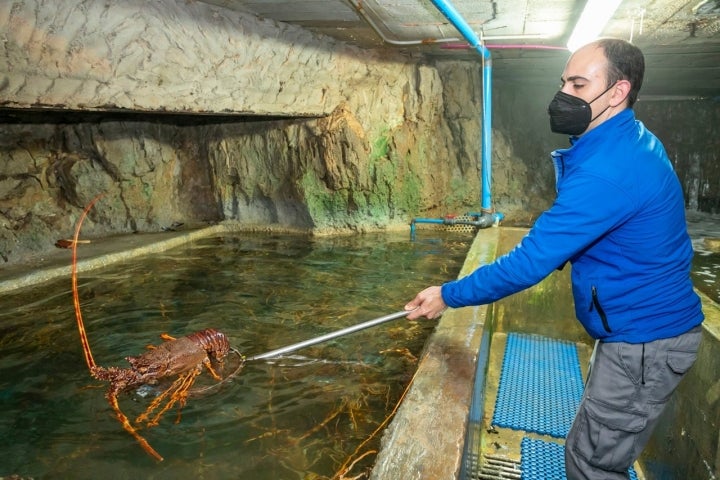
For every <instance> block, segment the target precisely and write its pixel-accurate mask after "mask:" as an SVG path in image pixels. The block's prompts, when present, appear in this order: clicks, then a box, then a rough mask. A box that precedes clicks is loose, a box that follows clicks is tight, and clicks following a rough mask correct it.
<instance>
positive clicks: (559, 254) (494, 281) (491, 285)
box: [442, 174, 634, 308]
mask: <svg viewBox="0 0 720 480" xmlns="http://www.w3.org/2000/svg"><path fill="white" fill-rule="evenodd" d="M633 208H634V206H633V204H632V199H631V196H630V195H628V194H627V192H624V191H623V190H622V189H621V188H620V187H619V186H618V185H616V184H614V183H613V182H612V181H610V180H608V179H606V178H604V177H598V176H595V175H591V174H577V175H575V176H574V178H572V179H568V180H566V181H565V182H564V183H563V185H562V188H561V189H559V190H558V195H557V198H556V200H555V202H554V203H553V205H552V206H551V207H550V209H548V210H546V211H545V212H543V214H542V215H540V217H539V218H538V219H537V221H536V222H535V225H534V226H533V228H532V229H531V230H530V231H529V232H528V234H527V235H526V236H525V237H524V238H523V239H522V241H521V242H520V243H519V244H518V245H517V246H516V247H515V248H514V249H513V250H511V251H510V252H508V253H507V254H505V255H503V256H501V257H499V258H498V259H497V260H495V261H494V262H493V263H490V264H488V265H483V266H481V267H479V268H478V269H476V270H475V271H474V272H472V273H471V274H469V275H468V276H466V277H464V278H461V279H459V280H455V281H452V282H448V283H445V284H444V285H443V286H442V297H443V300H444V301H445V303H446V304H447V305H448V306H450V307H455V308H457V307H464V306H468V305H482V304H486V303H492V302H494V301H497V300H499V299H501V298H504V297H506V296H508V295H511V294H513V293H516V292H519V291H521V290H524V289H526V288H528V287H531V286H533V285H535V284H536V283H538V282H540V280H542V279H543V278H545V277H546V276H548V275H549V274H550V273H552V271H553V270H555V269H557V268H559V267H561V266H563V265H564V264H565V263H566V262H567V261H572V260H573V259H574V258H575V257H577V256H578V255H579V254H581V253H582V252H583V251H585V250H586V249H587V248H588V247H589V246H591V245H592V244H593V243H594V242H596V241H597V240H598V239H599V238H600V237H602V236H603V235H605V234H606V233H607V232H609V231H611V230H613V229H614V228H616V227H617V226H618V225H620V224H622V223H623V222H624V221H625V220H626V219H627V218H628V217H629V216H630V215H631V212H632V210H633Z"/></svg>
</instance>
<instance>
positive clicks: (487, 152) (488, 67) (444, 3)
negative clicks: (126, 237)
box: [432, 0, 492, 214]
mask: <svg viewBox="0 0 720 480" xmlns="http://www.w3.org/2000/svg"><path fill="white" fill-rule="evenodd" d="M432 3H433V4H434V5H435V7H437V9H438V10H439V11H440V13H442V14H443V15H445V18H447V19H448V20H449V21H450V23H452V24H453V25H454V26H455V28H457V29H458V31H459V32H460V33H461V34H462V36H463V37H465V39H466V40H467V41H468V43H470V46H471V47H472V48H474V49H476V50H477V51H478V53H480V55H482V57H483V59H484V60H485V61H484V65H483V118H482V164H481V165H482V166H481V168H482V172H481V174H482V177H481V185H482V201H481V203H480V207H481V209H482V211H483V212H487V213H488V214H490V213H491V212H492V200H491V199H492V195H491V190H490V188H491V187H490V180H491V177H492V174H491V170H492V157H491V155H492V59H491V58H490V50H488V49H487V48H485V47H484V46H483V45H482V42H481V41H480V38H479V37H478V36H477V35H476V34H475V32H474V31H473V29H472V28H470V25H468V23H467V22H466V21H465V19H464V18H463V17H462V15H460V13H458V11H457V10H455V7H454V6H453V5H452V3H450V1H449V0H432Z"/></svg>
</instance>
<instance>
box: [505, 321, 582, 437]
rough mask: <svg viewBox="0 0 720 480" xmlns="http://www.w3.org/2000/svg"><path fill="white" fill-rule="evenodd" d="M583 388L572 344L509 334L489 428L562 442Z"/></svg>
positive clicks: (575, 349)
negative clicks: (537, 435)
mask: <svg viewBox="0 0 720 480" xmlns="http://www.w3.org/2000/svg"><path fill="white" fill-rule="evenodd" d="M583 388H584V384H583V379H582V372H581V371H580V361H579V360H578V354H577V347H576V346H575V344H574V343H572V342H567V341H563V340H554V339H550V338H546V337H542V336H539V335H526V334H518V333H509V334H508V336H507V344H506V346H505V355H504V357H503V363H502V371H501V372H500V387H499V388H498V398H497V401H496V402H495V412H494V414H493V421H492V423H493V425H497V426H499V427H504V428H511V429H513V430H524V431H526V432H534V433H539V434H541V435H550V436H553V437H558V438H565V437H566V436H567V433H568V431H569V430H570V426H571V425H572V422H573V419H574V418H575V413H576V412H577V408H578V405H579V404H580V399H581V397H582V393H583Z"/></svg>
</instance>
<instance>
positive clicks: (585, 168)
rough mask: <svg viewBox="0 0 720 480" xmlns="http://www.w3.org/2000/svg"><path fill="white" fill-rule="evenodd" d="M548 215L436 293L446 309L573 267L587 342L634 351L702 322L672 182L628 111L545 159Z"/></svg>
mask: <svg viewBox="0 0 720 480" xmlns="http://www.w3.org/2000/svg"><path fill="white" fill-rule="evenodd" d="M552 157H553V161H554V163H555V171H556V180H557V197H556V199H555V202H554V203H553V205H552V206H551V207H550V209H548V210H547V211H545V212H543V214H542V215H541V216H540V217H539V218H538V219H537V221H536V222H535V225H534V226H533V228H532V229H531V230H530V231H529V232H528V234H527V235H526V236H525V238H523V240H522V241H521V242H520V243H519V244H518V246H516V247H515V248H514V249H513V250H512V251H510V252H509V253H507V254H506V255H504V256H502V257H500V258H498V259H497V260H496V261H495V262H493V263H491V264H489V265H484V266H481V267H480V268H478V269H477V270H475V271H474V272H473V273H471V274H470V275H468V276H467V277H464V278H462V279H459V280H456V281H453V282H448V283H446V284H444V285H443V286H442V297H443V300H444V301H445V303H446V304H447V305H448V306H450V307H462V306H467V305H480V304H485V303H491V302H494V301H496V300H499V299H501V298H503V297H505V296H507V295H510V294H512V293H515V292H519V291H520V290H523V289H525V288H527V287H530V286H532V285H534V284H536V283H538V282H539V281H540V280H542V279H543V278H545V277H546V276H547V275H549V274H550V273H552V272H553V270H555V269H557V268H561V267H562V266H563V265H565V263H566V262H568V261H569V262H570V263H571V264H572V287H573V296H574V299H575V313H576V315H577V318H578V320H579V321H580V322H581V323H582V325H583V326H584V327H585V329H586V330H587V332H588V333H589V334H590V335H591V336H592V337H593V338H598V339H603V340H605V341H621V342H628V343H643V342H649V341H652V340H656V339H660V338H669V337H673V336H676V335H679V334H681V333H684V332H686V331H688V330H689V329H691V328H693V327H695V326H696V325H699V324H700V323H701V322H702V320H703V314H702V310H701V304H700V299H699V297H698V296H697V294H696V293H695V291H694V290H693V285H692V281H691V279H690V263H691V261H692V257H693V249H692V244H691V242H690V238H689V236H688V233H687V224H686V221H685V202H684V198H683V193H682V189H681V186H680V182H679V181H678V178H677V176H676V175H675V172H674V170H673V168H672V164H671V163H670V160H669V159H668V156H667V154H666V153H665V148H664V147H663V145H662V144H661V143H660V141H659V140H658V139H657V138H656V137H655V136H654V135H653V134H652V133H651V132H650V131H648V130H647V129H646V128H645V126H644V125H643V124H642V122H640V121H637V120H636V119H635V114H634V112H633V111H632V110H631V109H627V110H623V111H622V112H620V113H619V114H618V115H615V116H614V117H612V118H610V119H609V120H607V121H605V122H603V123H602V124H600V125H598V126H597V127H595V128H594V129H592V130H591V131H589V132H588V133H586V134H585V135H583V136H581V137H579V138H571V146H570V148H567V149H561V150H556V151H555V152H553V153H552Z"/></svg>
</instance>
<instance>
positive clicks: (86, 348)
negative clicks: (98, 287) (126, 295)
mask: <svg viewBox="0 0 720 480" xmlns="http://www.w3.org/2000/svg"><path fill="white" fill-rule="evenodd" d="M103 195H105V194H104V193H101V194H99V195H97V196H96V197H95V198H93V199H92V200H91V201H90V203H88V205H87V207H85V210H83V212H82V214H81V215H80V218H79V219H78V223H77V226H76V227H75V236H74V237H73V244H72V293H73V305H74V306H75V319H76V320H77V325H78V330H79V331H80V342H81V343H82V347H83V353H84V354H85V363H87V366H88V369H90V373H92V372H93V370H94V369H95V366H96V364H95V360H94V359H93V356H92V352H91V351H90V343H89V342H88V338H87V333H86V332H85V324H84V323H83V319H82V313H81V312H80V295H78V286H77V245H78V239H79V237H80V227H81V226H82V223H83V220H85V217H87V214H88V212H89V211H90V209H91V208H92V207H93V205H95V202H97V201H98V200H99V199H100V197H102V196H103Z"/></svg>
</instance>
